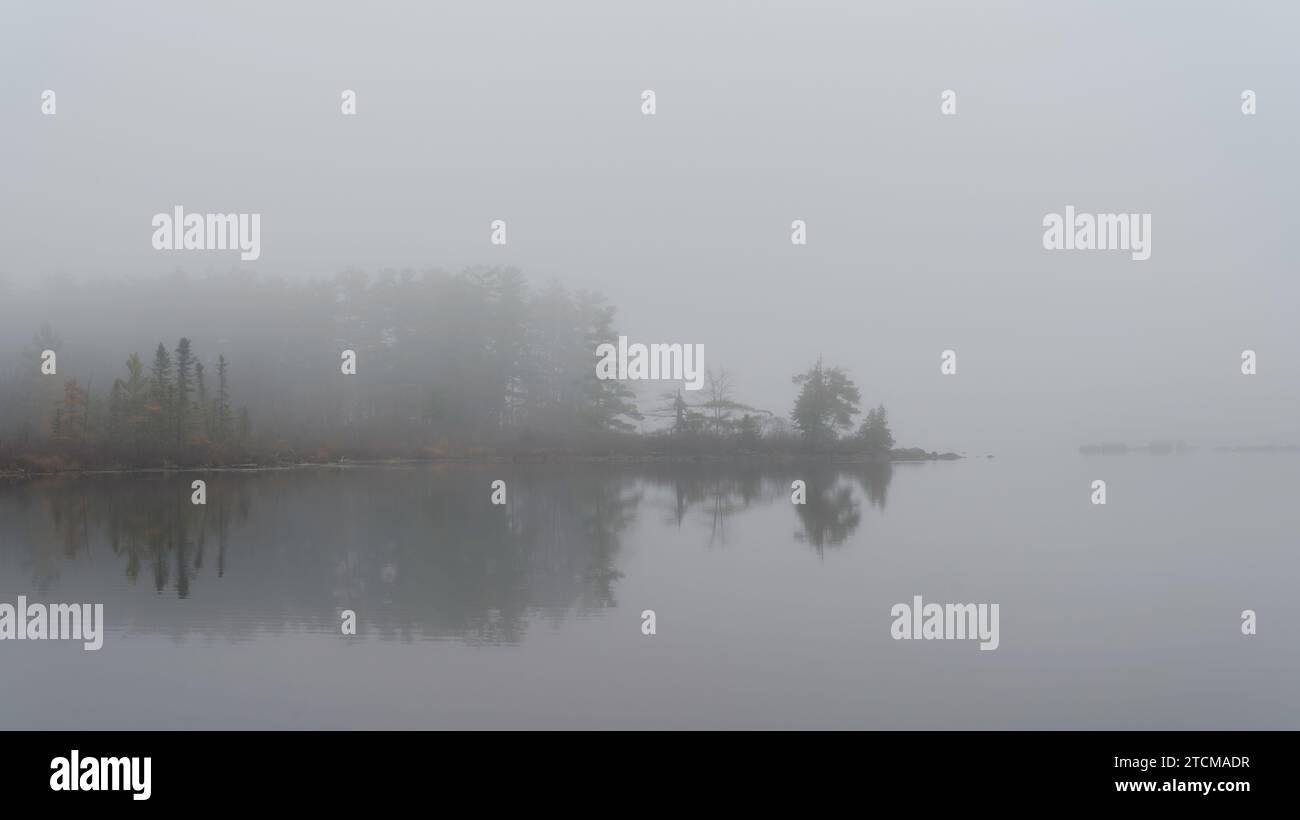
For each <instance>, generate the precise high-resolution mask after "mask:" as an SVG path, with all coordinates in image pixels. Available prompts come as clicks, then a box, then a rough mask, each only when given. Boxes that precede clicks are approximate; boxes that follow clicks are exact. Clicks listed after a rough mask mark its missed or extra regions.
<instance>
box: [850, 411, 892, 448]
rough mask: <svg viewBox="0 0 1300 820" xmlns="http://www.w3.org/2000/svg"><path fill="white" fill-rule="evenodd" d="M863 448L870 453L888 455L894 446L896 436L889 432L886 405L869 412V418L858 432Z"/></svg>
mask: <svg viewBox="0 0 1300 820" xmlns="http://www.w3.org/2000/svg"><path fill="white" fill-rule="evenodd" d="M858 436H859V438H861V440H862V444H863V446H864V447H865V448H866V450H867V452H869V453H887V452H889V451H890V450H891V449H893V446H894V434H893V433H892V432H890V430H889V418H888V416H887V415H886V414H885V405H883V404H882V405H880V406H879V407H876V408H874V409H872V410H868V411H867V418H866V420H865V421H863V422H862V427H861V429H860V430H859V431H858Z"/></svg>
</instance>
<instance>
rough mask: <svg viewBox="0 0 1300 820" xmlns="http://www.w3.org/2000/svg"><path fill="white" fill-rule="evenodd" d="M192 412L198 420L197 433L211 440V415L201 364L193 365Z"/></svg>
mask: <svg viewBox="0 0 1300 820" xmlns="http://www.w3.org/2000/svg"><path fill="white" fill-rule="evenodd" d="M194 410H195V416H196V417H197V419H198V427H199V432H200V433H201V434H202V436H203V437H204V438H207V439H210V438H212V415H211V412H210V410H211V408H210V407H208V386H207V384H206V383H205V382H204V380H203V362H197V361H196V362H195V363H194Z"/></svg>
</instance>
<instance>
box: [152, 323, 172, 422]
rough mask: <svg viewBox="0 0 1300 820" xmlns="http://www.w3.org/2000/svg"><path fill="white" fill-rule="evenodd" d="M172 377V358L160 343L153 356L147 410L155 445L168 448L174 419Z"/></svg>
mask: <svg viewBox="0 0 1300 820" xmlns="http://www.w3.org/2000/svg"><path fill="white" fill-rule="evenodd" d="M171 376H172V359H171V356H170V355H169V354H168V353H167V348H165V347H163V344H162V342H159V343H158V349H157V350H155V351H154V354H153V367H152V368H150V371H149V404H148V407H147V410H148V416H149V420H150V425H149V426H150V428H151V429H150V433H151V437H152V439H153V443H154V444H155V445H157V446H160V447H161V446H166V444H167V441H168V435H167V434H168V432H169V431H170V429H171V425H170V424H169V421H170V420H171V418H172V413H171V391H172V384H171Z"/></svg>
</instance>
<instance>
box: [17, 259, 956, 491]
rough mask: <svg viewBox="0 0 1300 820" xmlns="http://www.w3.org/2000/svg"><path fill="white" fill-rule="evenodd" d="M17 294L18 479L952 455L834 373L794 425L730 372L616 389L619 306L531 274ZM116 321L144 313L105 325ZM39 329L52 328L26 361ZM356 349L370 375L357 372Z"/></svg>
mask: <svg viewBox="0 0 1300 820" xmlns="http://www.w3.org/2000/svg"><path fill="white" fill-rule="evenodd" d="M0 297H3V307H0V319H3V322H4V325H3V327H4V331H5V332H4V333H3V334H0V342H4V343H6V344H7V345H11V346H10V347H8V349H9V350H10V351H11V353H10V357H9V359H8V361H7V362H6V363H5V366H4V367H3V369H0V469H3V470H6V471H17V472H23V473H44V472H57V471H60V470H69V469H114V468H116V469H120V468H143V467H155V468H156V467H204V466H234V465H241V466H242V465H283V464H294V463H329V462H338V461H362V460H378V459H437V458H477V457H483V458H515V459H518V458H530V457H538V458H549V457H557V456H565V455H570V456H585V457H607V456H630V457H657V456H677V457H681V456H718V457H728V456H764V455H769V456H770V455H775V454H780V455H800V454H802V455H808V454H817V455H819V456H828V455H830V456H856V457H868V458H873V459H878V460H888V459H889V458H890V457H891V455H892V457H894V458H902V457H932V456H933V455H934V454H926V453H924V452H923V451H919V450H913V451H897V450H894V449H893V448H894V440H893V436H892V434H891V432H890V427H889V420H888V417H887V414H886V410H885V408H884V407H883V406H877V407H875V408H871V409H868V410H867V412H866V413H865V414H863V412H862V410H861V407H860V405H861V404H862V398H861V395H860V392H859V389H858V387H857V385H856V384H855V383H854V381H853V379H852V378H851V377H850V375H849V374H848V373H847V372H845V371H844V370H843V369H842V368H839V367H835V366H832V365H829V364H826V363H823V362H822V361H821V360H818V361H816V362H814V363H811V364H810V365H809V366H808V368H807V370H805V371H804V372H802V373H797V374H792V377H791V380H792V385H793V386H794V390H793V396H792V398H791V407H790V408H789V409H788V410H771V409H762V408H758V407H754V406H751V405H749V404H746V403H744V402H743V401H742V400H741V397H739V396H738V395H737V390H736V379H735V377H734V376H733V374H731V373H730V372H729V371H727V370H726V369H725V368H722V369H714V368H709V369H708V370H707V371H706V374H705V379H704V387H703V389H702V390H698V391H683V390H682V389H680V385H677V386H676V388H677V389H670V390H663V391H660V392H659V393H657V394H656V395H655V396H654V398H653V399H652V400H650V401H646V400H644V397H643V398H642V399H641V400H638V395H637V393H636V392H635V391H634V390H633V389H632V388H631V386H630V385H629V383H628V382H626V381H619V380H616V379H601V378H598V376H597V370H596V367H595V365H596V362H597V359H598V357H597V353H596V351H597V348H598V347H599V346H600V345H601V344H603V343H608V342H611V341H612V340H614V339H616V338H617V331H616V329H615V326H614V319H615V308H614V307H613V306H612V305H610V304H608V303H607V301H606V300H605V299H604V298H603V297H602V296H601V295H599V294H597V293H593V292H590V291H586V290H577V291H571V290H569V289H566V288H565V287H564V286H562V285H561V284H559V283H556V282H551V283H549V284H547V285H546V286H545V287H542V288H540V289H533V288H530V286H529V284H528V282H527V281H526V280H525V278H524V277H523V275H522V273H521V272H520V271H518V270H517V269H513V268H476V269H470V270H467V271H464V272H461V273H447V272H443V271H429V272H424V273H416V272H412V271H401V272H397V271H388V272H384V273H381V274H379V275H375V276H370V275H367V274H364V273H361V272H357V271H349V272H347V273H343V274H340V275H338V276H336V277H334V278H333V279H330V280H309V281H304V282H300V283H288V282H285V281H283V280H278V279H273V278H265V277H263V278H258V277H253V276H251V275H242V274H237V273H230V274H209V275H207V276H205V277H189V276H185V275H182V274H177V275H175V276H171V277H160V278H158V277H156V278H139V279H126V280H116V281H107V282H99V283H90V284H82V283H76V282H73V281H72V280H70V279H67V278H60V277H51V278H50V279H49V280H48V281H46V282H43V283H42V285H41V286H40V288H39V289H38V290H36V291H28V292H19V291H15V290H13V289H12V288H10V287H8V286H6V285H4V284H3V283H0ZM106 304H113V305H130V309H129V310H127V311H117V312H116V315H113V316H104V315H102V311H97V306H99V305H106ZM23 320H26V321H28V322H29V323H30V322H33V321H35V322H37V323H38V324H37V326H36V327H35V328H34V329H32V330H30V331H29V333H30V336H29V337H28V339H27V340H26V342H25V343H23V344H21V346H19V343H18V341H17V339H15V333H14V328H15V326H16V325H17V324H18V323H19V322H20V321H23ZM145 334H153V335H145ZM158 336H162V339H159V338H158ZM171 339H175V341H174V342H172V341H170V340H171ZM348 350H351V351H354V352H355V356H356V372H355V373H354V374H347V375H344V374H342V373H341V372H340V365H339V362H340V356H341V354H342V353H343V351H348ZM141 351H143V353H142V352H141ZM50 352H52V353H53V354H54V356H53V357H49V353H50ZM47 358H53V362H54V364H51V363H48V362H47V361H46V359H47ZM0 361H3V360H0ZM55 364H56V366H55ZM51 371H52V372H51ZM666 384H669V385H670V386H671V385H672V384H673V383H666ZM859 417H861V418H860V419H859Z"/></svg>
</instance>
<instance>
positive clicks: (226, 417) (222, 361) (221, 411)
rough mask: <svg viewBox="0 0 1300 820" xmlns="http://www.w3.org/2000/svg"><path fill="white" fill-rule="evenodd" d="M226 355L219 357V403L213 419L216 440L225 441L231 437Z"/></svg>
mask: <svg viewBox="0 0 1300 820" xmlns="http://www.w3.org/2000/svg"><path fill="white" fill-rule="evenodd" d="M226 372H227V366H226V357H225V356H224V355H221V356H218V357H217V403H216V407H215V412H214V413H213V415H214V416H215V418H214V420H213V424H214V427H215V428H216V436H215V438H216V440H217V441H225V440H226V439H228V438H230V422H231V418H230V386H229V383H228V382H227V381H226Z"/></svg>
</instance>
